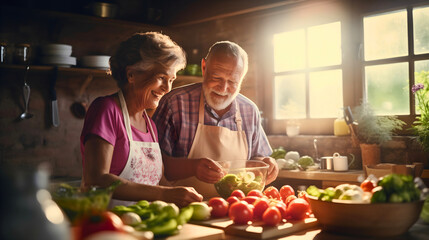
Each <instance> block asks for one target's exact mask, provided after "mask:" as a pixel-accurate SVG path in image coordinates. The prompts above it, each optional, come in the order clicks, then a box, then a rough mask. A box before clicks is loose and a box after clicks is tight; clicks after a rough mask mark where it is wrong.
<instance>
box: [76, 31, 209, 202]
mask: <svg viewBox="0 0 429 240" xmlns="http://www.w3.org/2000/svg"><path fill="white" fill-rule="evenodd" d="M185 65H186V56H185V52H184V51H183V49H182V48H181V47H180V46H178V45H177V44H176V43H175V42H173V41H172V40H171V39H170V38H169V37H168V36H166V35H163V34H161V33H156V32H147V33H137V34H135V35H133V36H132V37H130V38H129V39H128V40H126V41H124V42H122V43H121V44H120V46H119V48H118V50H117V51H116V53H115V55H114V56H112V57H111V58H110V70H111V72H112V76H113V78H114V79H115V80H116V81H117V84H118V86H119V89H120V90H119V91H118V92H117V93H115V94H113V95H110V96H104V97H99V98H97V99H95V100H94V102H93V103H92V104H91V106H90V108H89V109H88V113H87V115H86V118H85V123H84V126H83V130H82V134H81V138H80V143H81V153H82V159H83V160H82V161H83V177H82V185H83V187H88V186H92V185H98V186H108V185H110V184H112V183H113V182H114V181H116V180H120V181H121V182H122V184H120V185H119V187H118V188H116V190H115V192H114V193H113V200H112V203H113V205H118V204H121V205H129V204H131V203H133V202H135V201H139V200H142V199H145V200H149V201H151V200H164V201H168V202H173V203H176V204H177V205H179V206H185V205H187V204H189V203H191V202H194V201H201V200H202V196H201V195H200V194H198V193H197V192H196V191H195V190H194V189H193V188H192V187H170V186H159V182H160V180H161V177H162V174H163V165H162V158H161V151H160V148H159V145H158V136H157V130H156V126H155V123H154V122H153V121H152V120H151V118H149V117H148V114H147V113H146V109H155V108H156V107H157V106H158V102H159V100H160V99H161V97H162V96H163V95H164V94H166V93H168V92H169V91H170V90H171V86H172V83H173V81H174V80H175V78H176V72H177V71H178V70H180V69H183V68H184V66H185Z"/></svg>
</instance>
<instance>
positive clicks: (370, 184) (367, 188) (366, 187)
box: [360, 179, 377, 192]
mask: <svg viewBox="0 0 429 240" xmlns="http://www.w3.org/2000/svg"><path fill="white" fill-rule="evenodd" d="M376 186H377V184H376V183H375V182H374V181H371V180H369V179H367V180H365V181H363V182H362V183H361V184H360V188H362V190H363V191H364V192H371V191H372V189H373V188H375V187H376Z"/></svg>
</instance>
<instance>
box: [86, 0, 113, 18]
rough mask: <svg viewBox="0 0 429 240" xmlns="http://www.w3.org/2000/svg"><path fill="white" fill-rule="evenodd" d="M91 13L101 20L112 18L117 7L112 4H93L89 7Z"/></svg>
mask: <svg viewBox="0 0 429 240" xmlns="http://www.w3.org/2000/svg"><path fill="white" fill-rule="evenodd" d="M90 10H91V13H92V14H93V15H95V16H98V17H102V18H114V17H116V13H117V10H118V6H117V5H116V4H113V3H105V2H93V3H92V4H91V6H90Z"/></svg>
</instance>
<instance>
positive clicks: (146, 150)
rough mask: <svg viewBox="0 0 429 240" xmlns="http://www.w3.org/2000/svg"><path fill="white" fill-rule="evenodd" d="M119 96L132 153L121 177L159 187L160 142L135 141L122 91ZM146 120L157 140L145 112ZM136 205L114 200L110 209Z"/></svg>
mask: <svg viewBox="0 0 429 240" xmlns="http://www.w3.org/2000/svg"><path fill="white" fill-rule="evenodd" d="M118 95H119V102H120V104H121V109H122V115H123V116H124V123H125V128H126V130H127V135H128V141H129V143H130V152H129V155H128V159H127V163H126V165H125V167H124V169H123V170H122V172H121V174H120V175H119V177H121V178H124V179H127V180H129V181H132V182H136V183H141V184H146V185H152V186H155V185H158V184H159V181H160V180H161V177H162V156H161V149H160V148H159V144H158V142H139V141H134V140H133V134H132V131H131V123H130V116H129V115H128V109H127V104H126V102H125V98H124V95H123V94H122V91H119V92H118ZM144 118H145V119H146V124H147V125H149V129H150V133H151V135H152V138H153V139H156V137H155V132H154V131H153V129H152V124H151V122H150V120H149V116H148V115H147V113H146V111H144ZM134 203H135V202H133V201H122V200H116V199H112V200H111V201H110V204H109V208H111V207H113V206H116V205H126V206H128V205H131V204H134Z"/></svg>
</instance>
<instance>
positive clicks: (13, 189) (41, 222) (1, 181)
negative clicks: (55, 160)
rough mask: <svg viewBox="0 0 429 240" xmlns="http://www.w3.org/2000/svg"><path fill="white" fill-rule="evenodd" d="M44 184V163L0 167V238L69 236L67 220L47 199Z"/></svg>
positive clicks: (46, 176)
mask: <svg viewBox="0 0 429 240" xmlns="http://www.w3.org/2000/svg"><path fill="white" fill-rule="evenodd" d="M48 184H49V173H48V171H47V169H46V168H44V167H40V168H37V169H34V168H32V167H19V168H18V167H16V166H13V167H12V166H11V167H7V168H3V169H0V187H1V189H2V191H3V193H5V194H4V195H2V204H1V205H0V211H1V215H0V219H1V223H2V226H1V228H0V239H2V240H18V239H23V240H24V239H40V240H42V239H43V240H70V239H71V236H72V235H71V232H70V227H69V225H70V224H69V222H68V220H67V218H66V217H65V215H64V214H63V212H62V211H61V209H60V208H59V207H58V205H57V204H56V203H55V202H54V201H53V200H52V199H51V195H50V193H49V191H48V190H47V188H48Z"/></svg>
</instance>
